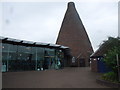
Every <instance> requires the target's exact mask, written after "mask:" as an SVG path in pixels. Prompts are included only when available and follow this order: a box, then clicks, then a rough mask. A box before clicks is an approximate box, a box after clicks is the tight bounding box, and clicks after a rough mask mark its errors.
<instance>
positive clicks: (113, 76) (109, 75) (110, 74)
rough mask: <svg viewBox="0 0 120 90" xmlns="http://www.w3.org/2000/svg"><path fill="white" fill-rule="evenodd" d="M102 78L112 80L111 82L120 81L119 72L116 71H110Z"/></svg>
mask: <svg viewBox="0 0 120 90" xmlns="http://www.w3.org/2000/svg"><path fill="white" fill-rule="evenodd" d="M102 79H104V80H107V81H111V82H118V77H117V74H116V73H114V72H108V73H105V74H103V76H102Z"/></svg>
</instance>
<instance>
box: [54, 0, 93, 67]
mask: <svg viewBox="0 0 120 90" xmlns="http://www.w3.org/2000/svg"><path fill="white" fill-rule="evenodd" d="M56 43H57V44H60V45H64V46H68V47H70V49H71V53H72V56H73V57H75V58H76V62H75V65H76V66H89V56H90V54H91V53H93V48H92V45H91V42H90V40H89V37H88V35H87V32H86V30H85V28H84V26H83V23H82V21H81V19H80V17H79V15H78V13H77V11H76V8H75V4H74V3H73V2H69V3H68V7H67V11H66V13H65V16H64V19H63V22H62V25H61V28H60V32H59V35H58V38H57V41H56Z"/></svg>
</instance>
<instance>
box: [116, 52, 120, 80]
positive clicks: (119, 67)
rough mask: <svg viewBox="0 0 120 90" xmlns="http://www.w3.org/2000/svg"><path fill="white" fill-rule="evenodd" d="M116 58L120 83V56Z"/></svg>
mask: <svg viewBox="0 0 120 90" xmlns="http://www.w3.org/2000/svg"><path fill="white" fill-rule="evenodd" d="M116 58H117V66H118V81H119V82H120V65H119V59H118V54H116Z"/></svg>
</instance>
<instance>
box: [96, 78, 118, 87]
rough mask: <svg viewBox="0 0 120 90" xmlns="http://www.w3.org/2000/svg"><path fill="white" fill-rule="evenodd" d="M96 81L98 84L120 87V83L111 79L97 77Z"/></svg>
mask: <svg viewBox="0 0 120 90" xmlns="http://www.w3.org/2000/svg"><path fill="white" fill-rule="evenodd" d="M96 82H97V83H98V84H101V85H104V86H107V87H112V88H120V83H113V82H109V81H105V80H101V79H96Z"/></svg>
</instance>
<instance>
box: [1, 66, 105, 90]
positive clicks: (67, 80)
mask: <svg viewBox="0 0 120 90" xmlns="http://www.w3.org/2000/svg"><path fill="white" fill-rule="evenodd" d="M100 75H101V74H99V73H95V72H91V70H90V68H89V67H68V68H64V69H61V70H46V71H24V72H6V73H3V75H2V79H3V80H2V83H3V85H2V86H3V88H106V87H105V86H101V85H99V84H97V83H96V78H97V77H99V76H100Z"/></svg>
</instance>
